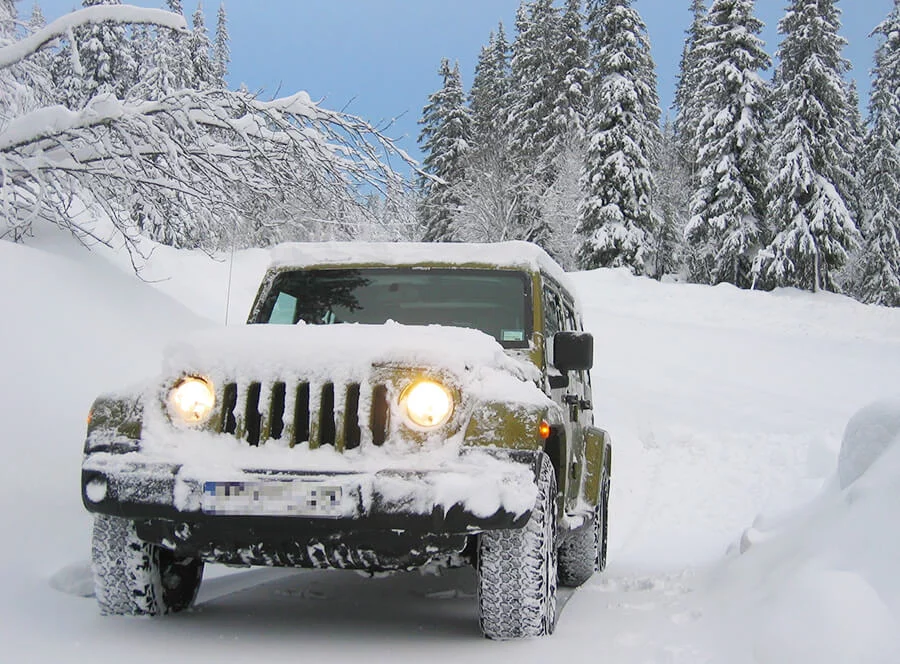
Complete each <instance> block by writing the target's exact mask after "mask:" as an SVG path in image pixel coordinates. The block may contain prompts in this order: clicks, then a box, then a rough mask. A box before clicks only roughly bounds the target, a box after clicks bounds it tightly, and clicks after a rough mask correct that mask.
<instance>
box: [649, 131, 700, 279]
mask: <svg viewBox="0 0 900 664" xmlns="http://www.w3.org/2000/svg"><path fill="white" fill-rule="evenodd" d="M654 178H655V181H656V196H655V197H654V199H653V209H654V210H655V212H656V216H657V218H658V220H659V221H658V226H657V228H656V233H655V234H654V244H653V256H652V264H651V266H650V269H649V270H648V272H649V273H650V275H651V276H653V278H655V279H662V277H663V276H665V275H667V274H675V273H678V272H680V270H681V267H682V264H683V263H684V262H685V260H686V257H685V254H686V253H689V252H690V248H689V247H686V246H685V244H684V242H683V237H684V227H685V225H686V222H687V217H688V199H689V198H690V182H689V179H690V178H689V174H688V172H687V169H686V168H685V164H684V161H683V159H682V158H681V152H680V148H679V146H678V139H677V138H676V136H675V127H674V124H673V123H672V122H671V121H670V120H669V118H668V117H666V120H665V122H664V123H663V127H662V137H661V140H660V149H659V159H657V161H656V169H655V175H654Z"/></svg>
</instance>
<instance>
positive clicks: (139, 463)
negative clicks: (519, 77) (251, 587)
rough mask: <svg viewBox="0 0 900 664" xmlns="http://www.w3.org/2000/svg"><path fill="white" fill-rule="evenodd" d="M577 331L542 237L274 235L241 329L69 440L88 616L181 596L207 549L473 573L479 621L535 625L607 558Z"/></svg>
mask: <svg viewBox="0 0 900 664" xmlns="http://www.w3.org/2000/svg"><path fill="white" fill-rule="evenodd" d="M592 357H593V339H592V337H591V335H590V334H588V333H587V332H584V331H583V330H582V323H581V316H580V313H579V309H578V307H577V304H576V302H575V299H574V294H573V291H572V290H571V289H570V288H568V287H567V286H566V275H565V274H564V272H563V271H562V269H561V268H560V267H559V266H558V265H557V264H556V263H555V262H554V261H553V260H552V259H551V258H550V257H549V256H548V255H547V254H546V253H544V251H543V250H541V249H540V248H538V247H536V246H534V245H531V244H528V243H524V242H511V243H502V244H494V245H467V244H355V243H353V244H342V243H322V244H290V245H283V246H281V247H279V248H277V249H276V250H275V251H274V262H273V264H272V266H271V267H270V268H269V270H268V272H267V273H266V275H265V278H264V279H263V281H262V285H261V286H260V288H259V292H258V294H257V297H256V301H255V303H254V304H253V307H252V310H251V312H250V316H249V320H248V325H246V326H232V327H225V328H222V329H219V330H213V331H209V332H199V333H197V334H196V335H195V336H193V337H191V338H185V339H181V340H179V342H178V343H176V344H174V345H173V346H171V347H170V348H169V349H168V351H167V354H166V359H165V360H164V363H163V368H162V372H161V374H160V375H159V376H157V377H156V378H155V379H154V380H152V381H149V382H148V383H147V384H146V385H145V386H143V387H141V388H139V389H137V390H135V391H132V392H130V393H121V394H110V395H105V396H101V397H100V398H98V399H97V401H96V402H95V403H94V405H93V408H92V410H91V414H90V419H89V425H88V429H87V440H86V442H85V447H84V462H83V467H82V479H81V483H82V497H83V501H84V505H85V507H86V508H87V509H88V510H90V511H91V512H93V513H94V514H95V521H94V533H93V544H92V559H93V569H94V577H95V590H96V597H97V600H98V602H99V604H100V608H101V611H102V612H103V613H107V614H151V615H154V614H162V613H168V612H174V611H179V610H182V609H185V608H187V607H189V606H190V605H191V603H192V602H193V600H194V598H195V596H196V593H197V590H198V587H199V585H200V579H201V576H202V571H203V566H204V563H206V562H218V563H225V564H229V565H241V566H248V565H269V566H296V567H309V568H340V569H354V570H363V571H367V572H373V573H374V572H385V571H392V570H409V569H414V568H417V567H422V566H426V565H448V566H458V565H465V564H471V565H474V566H475V567H476V569H477V578H478V593H477V595H478V609H479V618H480V624H481V628H482V630H483V632H484V634H485V635H486V636H488V637H490V638H516V637H523V636H539V635H545V634H549V633H551V632H552V631H553V627H554V622H555V619H556V588H557V582H559V583H561V584H562V585H564V586H578V585H580V584H582V583H584V582H585V581H586V580H587V579H588V578H590V576H591V575H592V574H593V573H594V571H595V570H597V569H602V568H603V566H604V563H605V557H606V529H607V502H608V496H609V479H610V464H611V447H610V443H609V440H608V438H607V435H606V434H605V433H604V432H603V431H602V430H600V429H597V428H595V427H594V426H593V415H592V404H591V389H590V378H589V374H588V371H589V370H590V368H591V364H592Z"/></svg>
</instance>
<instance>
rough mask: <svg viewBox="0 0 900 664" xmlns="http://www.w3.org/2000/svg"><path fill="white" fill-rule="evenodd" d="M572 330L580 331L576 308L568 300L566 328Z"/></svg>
mask: <svg viewBox="0 0 900 664" xmlns="http://www.w3.org/2000/svg"><path fill="white" fill-rule="evenodd" d="M565 329H567V330H570V331H572V332H577V331H578V324H577V323H576V322H575V310H574V309H573V308H572V305H571V304H569V303H568V302H566V328H565Z"/></svg>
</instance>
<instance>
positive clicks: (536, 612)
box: [478, 455, 557, 639]
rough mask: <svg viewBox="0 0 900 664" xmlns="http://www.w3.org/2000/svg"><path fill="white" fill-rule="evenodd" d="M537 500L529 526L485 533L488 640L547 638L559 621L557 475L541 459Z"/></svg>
mask: <svg viewBox="0 0 900 664" xmlns="http://www.w3.org/2000/svg"><path fill="white" fill-rule="evenodd" d="M537 484H538V496H537V500H536V501H535V505H534V510H533V511H532V513H531V518H530V519H529V520H528V523H527V524H526V525H525V527H524V528H521V529H518V530H498V531H491V532H486V533H482V534H481V535H480V536H479V542H478V610H479V623H480V625H481V631H482V632H483V633H484V635H485V636H486V637H487V638H489V639H518V638H523V637H530V636H546V635H549V634H552V633H553V628H554V626H555V623H556V582H557V560H556V548H557V547H556V505H557V502H556V501H557V494H556V476H555V474H554V472H553V467H552V465H551V463H550V459H549V458H548V457H547V456H546V455H542V458H541V464H540V472H539V473H538V483H537Z"/></svg>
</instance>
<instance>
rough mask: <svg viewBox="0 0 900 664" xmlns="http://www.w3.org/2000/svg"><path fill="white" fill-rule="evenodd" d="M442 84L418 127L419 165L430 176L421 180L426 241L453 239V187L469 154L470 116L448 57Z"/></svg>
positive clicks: (456, 201)
mask: <svg viewBox="0 0 900 664" xmlns="http://www.w3.org/2000/svg"><path fill="white" fill-rule="evenodd" d="M438 73H439V74H440V76H441V79H442V81H443V84H442V86H441V89H440V90H438V91H437V92H435V93H433V94H431V95H429V97H428V104H426V106H425V108H424V109H423V110H422V118H421V119H420V120H419V124H421V125H422V131H421V133H420V134H419V143H420V144H421V146H422V150H423V152H424V153H425V158H424V159H423V162H422V165H423V167H424V170H425V172H426V173H427V174H428V175H430V176H432V177H423V178H422V179H421V180H420V186H421V188H422V191H423V197H422V203H421V212H420V217H421V221H422V226H423V228H424V233H423V239H424V240H425V241H427V242H447V241H452V240H454V239H456V233H455V229H454V218H455V216H456V214H457V212H458V209H459V204H460V203H459V198H458V196H457V194H456V192H455V191H454V188H455V187H456V186H457V185H458V184H459V183H460V182H462V180H463V178H464V176H465V160H466V154H467V153H468V151H469V140H470V132H471V116H470V114H469V109H468V108H467V107H466V105H465V95H464V93H463V86H462V79H461V77H460V75H459V64H458V63H457V64H455V65H454V66H453V67H452V68H451V67H450V61H449V60H447V58H444V59H443V60H441V66H440V69H439V70H438Z"/></svg>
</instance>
